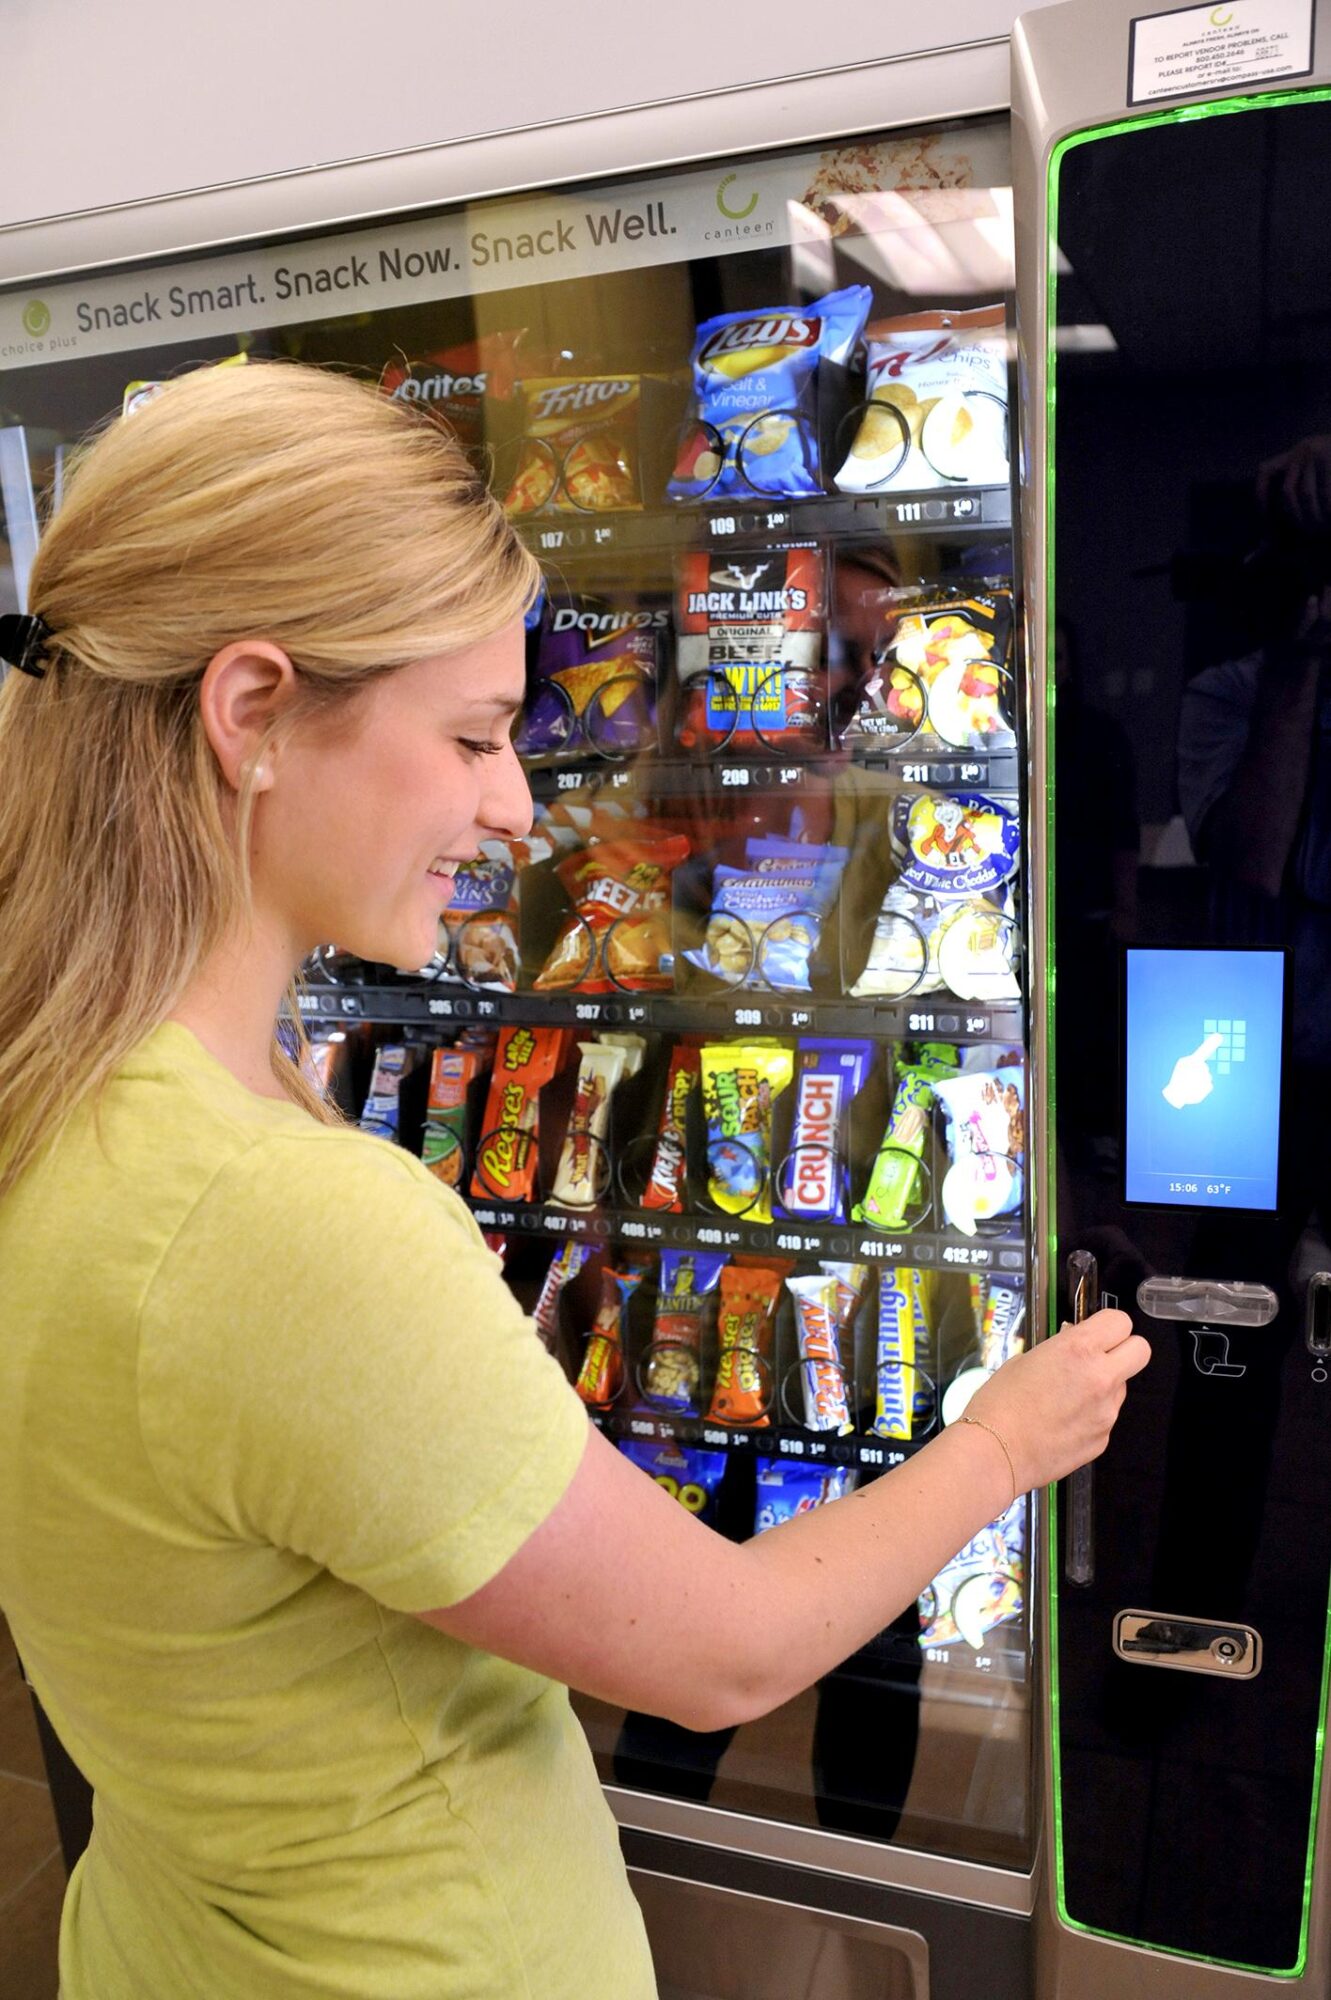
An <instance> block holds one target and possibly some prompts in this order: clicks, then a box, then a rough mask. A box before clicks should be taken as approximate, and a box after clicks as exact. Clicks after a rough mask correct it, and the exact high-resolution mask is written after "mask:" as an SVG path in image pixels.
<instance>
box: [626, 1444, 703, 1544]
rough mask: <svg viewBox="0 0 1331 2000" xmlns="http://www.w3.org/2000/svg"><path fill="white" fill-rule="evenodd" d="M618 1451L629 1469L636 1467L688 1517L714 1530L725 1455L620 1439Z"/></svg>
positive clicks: (699, 1449)
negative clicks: (685, 1511) (629, 1465)
mask: <svg viewBox="0 0 1331 2000" xmlns="http://www.w3.org/2000/svg"><path fill="white" fill-rule="evenodd" d="M619 1449H620V1450H621V1451H622V1452H623V1454H624V1456H625V1458H626V1459H628V1461H629V1463H630V1464H631V1465H636V1466H637V1467H638V1468H639V1470H640V1471H642V1472H645V1473H647V1474H648V1475H649V1477H650V1478H652V1479H654V1480H655V1481H656V1483H657V1485H658V1486H662V1487H664V1488H665V1490H666V1492H667V1493H668V1494H669V1495H670V1497H671V1499H672V1500H678V1502H679V1504H680V1506H681V1507H684V1508H686V1509H687V1510H688V1512H689V1513H690V1514H696V1515H697V1517H698V1519H699V1520H700V1521H705V1522H706V1523H707V1525H708V1527H709V1528H714V1527H715V1526H716V1511H717V1494H718V1491H719V1489H720V1486H721V1480H722V1478H723V1477H724V1474H725V1469H726V1458H727V1456H728V1454H727V1453H726V1452H724V1451H704V1450H702V1449H701V1447H699V1446H697V1445H691V1444H676V1443H675V1442H674V1441H673V1440H671V1441H669V1442H667V1443H662V1444H650V1443H647V1442H645V1441H644V1440H642V1439H640V1438H624V1439H622V1440H621V1442H620V1446H619Z"/></svg>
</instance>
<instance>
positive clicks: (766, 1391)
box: [707, 1257, 795, 1430]
mask: <svg viewBox="0 0 1331 2000" xmlns="http://www.w3.org/2000/svg"><path fill="white" fill-rule="evenodd" d="M794 1268H795V1264H794V1259H793V1258H790V1257H772V1258H760V1257H736V1258H734V1259H733V1261H732V1262H731V1263H729V1264H727V1266H726V1268H725V1270H724V1271H722V1273H721V1309H720V1312H719V1314H718V1316H717V1337H718V1341H719V1344H720V1355H719V1358H718V1360H717V1364H716V1380H715V1382H714V1383H713V1384H712V1401H711V1407H710V1408H709V1409H708V1412H707V1421H708V1422H709V1423H715V1424H733V1425H737V1426H743V1427H744V1428H746V1429H749V1430H765V1429H766V1428H767V1426H768V1425H769V1424H770V1423H771V1421H772V1419H771V1417H770V1415H769V1414H768V1412H769V1410H770V1408H771V1405H772V1401H773V1396H772V1359H771V1356H772V1326H773V1322H774V1320H775V1318H776V1308H777V1302H778V1300H779V1299H780V1297H781V1287H782V1285H784V1283H785V1282H786V1279H787V1278H788V1277H789V1276H790V1274H791V1272H792V1271H793V1270H794Z"/></svg>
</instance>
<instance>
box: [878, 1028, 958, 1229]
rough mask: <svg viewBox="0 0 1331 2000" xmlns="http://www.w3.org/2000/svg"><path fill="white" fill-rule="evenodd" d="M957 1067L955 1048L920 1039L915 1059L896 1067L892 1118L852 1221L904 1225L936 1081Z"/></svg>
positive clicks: (916, 1181)
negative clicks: (897, 1068)
mask: <svg viewBox="0 0 1331 2000" xmlns="http://www.w3.org/2000/svg"><path fill="white" fill-rule="evenodd" d="M956 1067H957V1052H956V1050H955V1048H953V1047H952V1046H951V1045H950V1044H949V1043H947V1042H922V1043H921V1044H920V1047H919V1049H918V1050H917V1051H916V1060H915V1061H914V1062H913V1063H906V1064H903V1065H902V1067H901V1068H900V1069H899V1070H898V1071H897V1089H896V1096H895V1097H894V1098H893V1100H892V1116H891V1117H890V1118H889V1119H888V1121H887V1130H886V1131H885V1132H884V1134H883V1137H882V1143H881V1144H880V1146H879V1148H878V1157H877V1159H876V1160H875V1161H874V1164H873V1172H872V1173H871V1174H870V1176H869V1185H868V1187H867V1188H866V1189H865V1191H864V1199H863V1201H861V1202H859V1203H857V1204H856V1206H855V1209H854V1210H853V1214H854V1217H855V1220H856V1222H867V1223H868V1225H869V1227H870V1228H871V1229H887V1230H893V1229H905V1228H907V1227H908V1226H909V1225H908V1224H907V1221H906V1214H907V1211H908V1209H909V1208H910V1205H911V1202H912V1201H913V1200H914V1198H915V1190H916V1187H917V1186H918V1184H919V1178H920V1167H919V1162H920V1160H921V1158H922V1157H923V1154H924V1140H925V1135H926V1133H927V1132H928V1129H929V1113H930V1112H931V1111H932V1110H933V1106H934V1088H933V1087H934V1084H935V1083H936V1082H937V1081H938V1079H939V1078H940V1077H942V1076H945V1075H947V1074H949V1073H950V1072H951V1071H953V1070H955V1069H956Z"/></svg>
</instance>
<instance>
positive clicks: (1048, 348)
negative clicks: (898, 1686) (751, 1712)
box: [1013, 0, 1331, 2000]
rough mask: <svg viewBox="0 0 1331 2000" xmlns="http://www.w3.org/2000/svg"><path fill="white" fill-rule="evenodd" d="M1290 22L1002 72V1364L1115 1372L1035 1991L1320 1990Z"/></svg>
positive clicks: (1058, 1573) (1326, 1573)
mask: <svg viewBox="0 0 1331 2000" xmlns="http://www.w3.org/2000/svg"><path fill="white" fill-rule="evenodd" d="M1328 51H1331V11H1328V9H1327V8H1325V7H1324V6H1321V5H1318V6H1316V7H1314V6H1312V5H1310V4H1308V0H1302V4H1293V0H1290V4H1284V0H1273V3H1272V4H1262V5H1259V4H1255V0H1254V4H1251V5H1246V4H1236V5H1233V6H1230V7H1201V6H1191V7H1185V8H1181V9H1174V10H1173V11H1170V12H1166V13H1138V12H1137V10H1136V9H1135V8H1134V7H1133V6H1131V5H1130V4H1128V0H1109V4H1097V5H1095V6H1083V5H1076V6H1060V7H1053V8H1050V9H1047V10H1043V11H1040V12H1037V13H1033V14H1031V15H1029V16H1027V17H1025V19H1024V20H1023V21H1022V22H1021V23H1020V24H1019V26H1018V30H1017V34H1016V38H1015V42H1014V94H1013V145H1014V170H1015V171H1014V177H1015V184H1016V190H1017V193H1016V213H1017V223H1018V271H1019V279H1020V300H1021V314H1020V316H1021V325H1022V333H1023V352H1024V370H1025V387H1026V395H1025V401H1024V409H1025V441H1024V449H1025V454H1026V458H1025V474H1024V480H1023V493H1024V496H1025V501H1026V505H1025V509H1024V515H1023V520H1024V535H1025V554H1026V574H1027V577H1028V579H1029V583H1028V595H1027V613H1028V625H1029V632H1030V641H1031V645H1030V661H1031V681H1032V687H1033V690H1034V693H1035V699H1034V700H1033V702H1032V707H1031V720H1032V728H1031V751H1032V786H1033V793H1034V795H1035V796H1036V797H1038V799H1039V800H1040V815H1041V825H1042V830H1043V836H1044V837H1043V841H1042V843H1041V847H1040V851H1039V858H1038V862H1037V865H1036V868H1035V870H1034V871H1033V873H1032V875H1031V877H1030V890H1031V903H1030V912H1031V924H1030V937H1031V943H1032V967H1033V971H1032V979H1031V991H1032V994H1033V997H1034V999H1035V1001H1036V1006H1035V1008H1034V1013H1033V1047H1032V1064H1031V1079H1032V1087H1031V1100H1032V1104H1033V1121H1034V1128H1035V1130H1036V1131H1037V1132H1041V1133H1043V1134H1044V1145H1043V1147H1042V1148H1041V1149H1040V1151H1039V1156H1038V1160H1037V1163H1036V1166H1035V1201H1036V1207H1037V1213H1038V1216H1039V1235H1040V1243H1041V1258H1040V1264H1039V1270H1038V1273H1037V1286H1036V1296H1035V1299H1034V1302H1033V1316H1034V1317H1036V1318H1038V1320H1039V1322H1040V1324H1041V1327H1042V1329H1044V1328H1051V1327H1052V1326H1054V1325H1055V1324H1056V1323H1057V1321H1058V1320H1059V1318H1060V1317H1062V1318H1067V1317H1077V1316H1078V1315H1079V1314H1080V1313H1081V1312H1083V1311H1085V1310H1088V1309H1090V1308H1092V1307H1093V1306H1094V1305H1095V1304H1096V1303H1097V1302H1104V1301H1107V1300H1109V1299H1111V1298H1112V1299H1113V1301H1114V1302H1116V1303H1117V1304H1118V1305H1119V1306H1121V1307H1122V1308H1123V1309H1125V1310H1126V1311H1128V1312H1129V1313H1130V1314H1131V1315H1132V1317H1133V1321H1134V1324H1135V1326H1136V1328H1137V1330H1138V1331H1140V1332H1141V1333H1143V1334H1145V1335H1146V1336H1147V1338H1148V1339H1149V1340H1150V1342H1151V1346H1152V1349H1153V1353H1154V1358H1153V1361H1152V1364H1151V1366H1150V1368H1149V1369H1148V1370H1147V1372H1146V1373H1145V1375H1144V1376H1142V1377H1141V1379H1140V1381H1139V1382H1138V1383H1136V1384H1134V1385H1133V1390H1132V1393H1131V1395H1130V1396H1129V1399H1128V1403H1127V1406H1126V1409H1125V1412H1124V1415H1123V1417H1122V1419H1121V1421H1120V1423H1119V1425H1118V1428H1117V1429H1116V1431H1115V1433H1114V1436H1113V1439H1112V1441H1111V1443H1110V1447H1109V1450H1108V1452H1107V1454H1106V1455H1105V1457H1104V1458H1103V1459H1102V1460H1101V1461H1100V1462H1099V1463H1098V1464H1096V1465H1095V1466H1094V1467H1093V1468H1092V1469H1091V1470H1089V1471H1087V1472H1084V1473H1082V1474H1079V1475H1077V1476H1076V1477H1074V1478H1073V1479H1071V1480H1069V1481H1066V1482H1065V1483H1064V1485H1063V1487H1062V1489H1061V1490H1060V1492H1059V1493H1058V1495H1057V1497H1056V1501H1055V1502H1054V1504H1052V1505H1051V1506H1050V1507H1049V1509H1048V1511H1047V1514H1046V1519H1045V1524H1044V1525H1045V1536H1044V1584H1043V1592H1042V1605H1043V1610H1044V1619H1043V1652H1044V1664H1045V1672H1046V1675H1047V1699H1046V1706H1045V1727H1044V1735H1045V1747H1046V1752H1047V1755H1046V1758H1045V1778H1044V1789H1045V1801H1046V1816H1045V1844H1044V1850H1043V1856H1042V1864H1043V1865H1042V1892H1041V1896H1040V1899H1039V1904H1038V1926H1037V1929H1038V1940H1037V1964H1038V1983H1037V1990H1038V1992H1039V1993H1040V1994H1041V1995H1042V1996H1059V2000H1062V1996H1070V1995H1076V1996H1077V2000H1109V1997H1110V1996H1118V1995H1121V1994H1125V1993H1132V1994H1140V1995H1143V1996H1147V1995H1149V1996H1161V2000H1163V1996H1173V1995H1178V1996H1187V2000H1210V1996H1218V1995H1228V1994H1231V1993H1245V1994H1246V1993H1249V1992H1252V1993H1257V1992H1260V1991H1271V1992H1276V1991H1286V1992H1288V1991H1296V1992H1299V1993H1308V1994H1319V1995H1322V1994H1325V1993H1327V1992H1328V1990H1331V1983H1329V1982H1331V1956H1329V1953H1328V1907H1329V1901H1328V1877H1327V1862H1326V1848H1327V1819H1326V1796H1325V1787H1326V1774H1325V1772H1324V1769H1323V1742H1324V1736H1323V1732H1324V1727H1325V1711H1326V1694H1327V1650H1326V1641H1327V1597H1328V1581H1329V1579H1331V1450H1329V1449H1328V1447H1329V1446H1331V1381H1329V1380H1328V1369H1329V1367H1331V1356H1329V1349H1331V1318H1329V1317H1328V1307H1329V1305H1331V1235H1329V1232H1331V1214H1329V1213H1328V1206H1327V1199H1328V1194H1331V1175H1329V1171H1328V1169H1329V1163H1331V1156H1329V1155H1328V1151H1327V1138H1326V1135H1327V1129H1328V1126H1327V1113H1328V1109H1329V1108H1331V1007H1329V1005H1328V995H1329V994H1331V985H1329V983H1328V978H1327V972H1328V968H1329V967H1331V873H1328V870H1327V857H1328V854H1331V847H1329V846H1328V829H1329V827H1331V822H1329V821H1328V819H1327V816H1326V815H1327V811H1328V801H1331V791H1329V790H1328V772H1329V771H1331V764H1329V763H1328V743H1329V742H1331V737H1328V730H1329V729H1331V705H1329V704H1331V681H1329V680H1328V669H1329V667H1331V650H1329V648H1331V623H1329V622H1328V613H1329V612H1331V594H1329V593H1328V584H1329V583H1331V478H1329V475H1331V266H1329V265H1328V260H1327V257H1326V254H1325V248H1324V242H1323V217H1324V215H1325V213H1326V205H1327V200H1328V197H1329V196H1331V70H1328V67H1327V64H1328V61H1329V60H1331V56H1329V54H1328Z"/></svg>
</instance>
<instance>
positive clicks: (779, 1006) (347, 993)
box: [300, 981, 1025, 1048]
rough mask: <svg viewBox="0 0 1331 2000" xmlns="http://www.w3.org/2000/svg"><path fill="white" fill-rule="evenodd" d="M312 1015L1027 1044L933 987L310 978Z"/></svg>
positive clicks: (1016, 1029) (1015, 1018)
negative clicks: (638, 987)
mask: <svg viewBox="0 0 1331 2000" xmlns="http://www.w3.org/2000/svg"><path fill="white" fill-rule="evenodd" d="M300 1012H301V1018H302V1019H303V1020H306V1021H341V1020H355V1021H371V1022H376V1023H379V1024H380V1025H388V1026H394V1027H413V1026H417V1025H421V1024H426V1023H436V1024H443V1023H451V1022H465V1021H493V1022H497V1023H504V1022H509V1021H527V1022H531V1023H536V1024H548V1025H550V1026H552V1027H578V1028H595V1027H602V1028H639V1027H642V1028H655V1029H660V1030H665V1031H669V1032H672V1033H676V1034H690V1033H700V1034H728V1033H731V1032H734V1031H737V1030H741V1031H742V1030H745V1029H747V1030H749V1031H752V1030H754V1029H759V1030H761V1031H762V1032H763V1033H777V1034H791V1035H796V1034H799V1035H874V1036H878V1037H880V1038H883V1039H887V1040H896V1041H901V1040H907V1039H912V1038H918V1037H921V1036H924V1037H926V1038H927V1039H929V1040H931V1041H956V1042H970V1041H975V1042H997V1043H1002V1044H1003V1045H1004V1046H1006V1047H1012V1048H1016V1047H1020V1046H1022V1045H1023V1044H1024V1040H1025V1029H1024V1023H1023V1018H1022V1010H1021V1007H1020V1005H1018V1004H1016V1003H1010V1004H1006V1005H1004V1006H1001V1007H985V1006H983V1005H978V1004H972V1003H970V1002H968V1001H963V1000H955V999H953V998H952V996H951V995H950V994H936V993H931V994H927V995H924V996H922V997H920V998H917V999H911V998H909V997H907V998H906V999H903V1000H892V1001H881V1000H828V1001H823V1000H818V999H809V1000H801V1001H789V1000H781V999H779V998H777V997H775V996H774V995H772V994H769V993H750V994H747V995H746V994H745V993H744V992H742V991H737V992H732V993H727V994H726V995H724V996H723V997H718V998H712V997H710V996H702V995H699V996H691V995H676V994H633V993H624V994H616V995H614V996H611V997H608V998H600V997H583V996H581V995H579V994H553V993H481V992H477V991H474V990H472V989H471V988H468V987H465V986H459V985H456V984H452V983H450V984H447V985H445V984H444V983H443V982H434V981H422V982H420V983H418V984H406V983H404V984H403V985H401V986H333V985H329V986H312V987H310V988H309V989H308V990H306V991H305V992H303V993H301V995H300Z"/></svg>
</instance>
